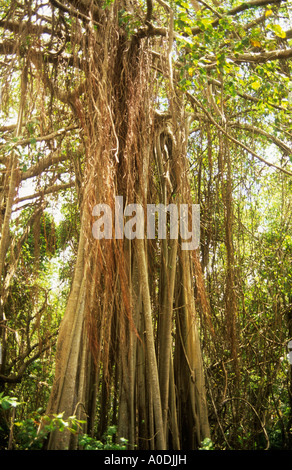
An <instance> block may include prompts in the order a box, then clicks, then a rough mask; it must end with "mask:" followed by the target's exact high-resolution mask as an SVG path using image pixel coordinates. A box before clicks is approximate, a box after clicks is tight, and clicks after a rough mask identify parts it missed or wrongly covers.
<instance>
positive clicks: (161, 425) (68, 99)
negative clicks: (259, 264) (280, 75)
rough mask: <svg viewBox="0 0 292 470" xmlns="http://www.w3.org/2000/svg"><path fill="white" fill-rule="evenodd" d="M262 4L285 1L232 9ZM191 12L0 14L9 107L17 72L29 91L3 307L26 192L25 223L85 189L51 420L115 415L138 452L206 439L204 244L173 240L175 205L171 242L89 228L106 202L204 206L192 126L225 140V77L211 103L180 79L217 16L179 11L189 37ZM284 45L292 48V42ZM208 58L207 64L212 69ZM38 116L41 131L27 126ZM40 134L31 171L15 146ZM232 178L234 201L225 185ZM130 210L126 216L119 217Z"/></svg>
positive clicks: (9, 5) (10, 184) (14, 155)
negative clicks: (29, 206) (26, 187)
mask: <svg viewBox="0 0 292 470" xmlns="http://www.w3.org/2000/svg"><path fill="white" fill-rule="evenodd" d="M2 3H3V2H2ZM267 3H278V2H264V1H257V2H255V1H253V2H250V4H249V3H245V4H242V5H241V7H242V8H238V10H236V8H234V9H233V10H234V11H233V10H232V9H231V10H230V11H229V13H228V14H230V15H236V14H237V13H240V12H242V11H245V10H248V8H250V7H251V6H255V7H256V6H259V7H261V6H265V5H266V4H267ZM201 4H204V2H201V3H200V4H197V2H196V1H194V2H192V3H191V4H190V6H189V8H191V10H190V11H189V15H190V17H192V16H194V15H195V14H198V15H199V14H200V8H201ZM214 5H217V2H214ZM214 8H215V7H214ZM214 8H213V7H210V8H209V9H208V12H209V13H210V12H211V13H210V14H211V15H214V11H213V10H214ZM216 8H217V6H216ZM181 9H183V6H181V5H179V2H178V3H177V4H176V3H174V4H170V3H167V2H165V1H164V0H157V2H155V3H154V2H152V0H147V2H146V3H145V4H144V2H142V1H141V2H140V1H136V0H134V1H130V0H116V1H106V2H101V1H98V0H97V1H88V0H66V1H62V2H60V1H59V0H51V1H50V2H48V3H46V2H43V1H41V0H29V1H25V2H14V1H11V2H6V3H5V4H4V3H3V15H2V19H1V23H0V26H1V29H2V31H3V34H2V42H1V44H0V46H1V51H0V52H1V57H2V59H3V64H2V66H3V70H4V74H3V79H2V104H3V109H5V103H6V101H7V103H8V102H11V99H12V97H11V95H9V93H10V94H12V95H13V86H12V82H13V81H15V84H14V86H15V87H19V88H18V89H19V93H20V97H21V98H20V100H19V103H17V106H18V109H15V116H14V118H15V120H16V121H15V122H16V124H15V123H13V124H11V126H9V125H7V128H5V129H4V128H3V129H2V131H3V133H4V134H3V135H4V139H6V140H7V142H9V152H8V153H7V155H8V156H7V157H5V158H4V157H3V158H2V157H1V158H2V159H1V164H2V165H3V168H5V171H3V173H2V188H3V191H2V192H1V204H2V206H1V207H2V208H3V210H2V212H1V214H2V216H3V217H2V220H1V222H2V237H1V244H0V268H1V274H2V278H1V279H2V280H1V295H2V301H1V315H2V318H3V319H4V315H5V302H6V300H7V296H6V295H5V293H6V292H8V291H9V283H10V282H11V279H12V278H13V270H15V269H16V266H17V253H18V251H17V249H18V248H17V246H16V248H15V247H14V245H13V247H12V243H13V240H11V235H10V232H9V224H10V223H11V216H12V214H13V207H14V205H15V203H17V202H19V201H20V199H21V194H20V193H18V190H19V188H20V187H21V185H22V184H23V183H24V182H26V181H28V180H29V178H34V181H35V182H36V183H35V184H36V187H35V196H36V201H37V203H36V204H35V207H34V210H33V212H32V215H31V219H30V221H29V222H28V224H27V226H28V228H29V226H30V225H31V226H33V224H34V220H35V219H37V217H38V214H39V212H42V211H43V210H44V204H45V201H46V196H47V195H52V194H55V193H60V194H63V192H64V191H74V194H75V195H76V199H75V201H76V204H77V205H78V214H79V219H80V222H79V225H80V229H79V232H78V233H79V239H78V249H77V253H76V259H75V266H74V274H73V277H72V281H71V287H70V293H69V296H68V299H67V305H66V309H65V313H64V316H63V319H62V321H61V324H60V329H59V333H58V341H57V346H56V365H55V376H54V382H53V385H52V389H51V393H50V399H49V403H48V405H47V410H46V415H49V416H50V415H53V414H56V413H64V417H65V418H67V417H70V416H76V417H77V418H78V419H80V420H81V421H82V422H83V425H82V427H83V429H82V431H83V432H85V433H87V434H89V435H93V434H94V430H95V427H96V426H98V429H99V434H100V435H101V434H102V433H103V431H105V429H106V427H107V426H108V424H110V423H115V424H116V425H117V434H118V437H120V438H124V439H127V441H128V446H129V448H130V449H134V448H138V449H145V450H150V449H160V450H162V449H175V450H178V449H197V448H198V447H199V446H200V445H201V443H202V441H203V440H204V439H205V438H207V437H209V436H210V431H209V423H208V409H207V401H206V390H205V378H204V367H203V358H202V353H201V345H200V334H199V326H200V324H199V323H200V322H202V323H203V325H204V328H206V329H207V331H208V335H209V336H208V337H209V338H210V341H213V339H212V338H213V337H212V331H213V330H212V324H211V320H210V306H209V302H208V296H207V295H206V291H205V286H204V279H203V273H202V266H201V260H200V254H199V250H198V249H197V247H196V248H195V249H192V250H186V249H183V242H184V241H185V240H184V239H183V237H182V235H181V233H180V232H178V236H177V237H171V236H170V229H171V227H170V219H169V214H168V216H167V219H166V220H167V230H166V237H164V238H159V237H158V236H157V233H156V235H155V236H153V237H150V238H149V237H148V238H147V233H146V223H145V227H144V229H143V230H142V232H141V227H137V226H136V227H133V226H132V231H131V233H132V236H131V237H124V236H121V233H120V232H119V231H118V227H117V225H115V224H113V226H112V227H111V229H112V232H111V237H104V238H98V237H94V234H93V226H94V223H95V222H96V220H97V217H96V216H97V214H96V212H95V207H96V206H97V205H98V204H106V205H107V207H108V208H110V210H111V213H112V214H115V211H116V210H117V201H118V202H120V203H121V204H122V210H124V209H125V207H126V206H129V205H131V204H139V205H140V207H142V208H143V210H144V214H146V207H147V206H148V205H150V204H152V205H153V206H156V207H157V206H158V205H159V204H161V205H164V206H165V207H167V206H169V205H170V204H173V205H175V206H176V207H178V208H179V207H181V205H183V204H184V205H187V207H190V208H191V206H192V204H196V203H198V200H197V199H196V198H197V194H196V195H195V193H194V191H193V189H192V183H191V179H190V162H189V155H188V142H189V136H190V132H191V129H192V130H193V129H194V121H195V122H196V124H195V125H196V126H197V125H198V126H204V125H205V124H206V123H207V122H209V124H210V125H212V126H214V128H215V129H216V131H217V132H219V133H220V135H221V140H220V145H222V146H224V143H225V142H226V141H228V139H229V138H230V130H228V128H227V127H226V123H225V121H224V119H223V117H222V116H221V115H220V110H219V114H217V115H216V112H217V110H216V106H217V105H216V102H214V99H213V98H214V96H215V94H214V95H213V93H212V86H213V89H215V88H216V87H218V89H219V88H220V81H219V82H218V81H216V79H215V78H214V79H213V81H212V79H211V78H210V81H209V84H208V87H207V88H206V90H205V92H204V95H203V96H202V99H201V101H200V100H199V99H198V97H196V95H195V94H193V93H190V91H188V90H187V89H186V88H185V87H184V84H185V83H186V80H187V79H188V77H189V75H188V73H189V72H188V68H189V65H186V66H185V63H184V61H183V59H181V54H182V51H183V53H184V54H188V53H189V52H190V50H189V48H190V47H191V45H190V39H188V37H189V36H191V35H194V36H196V35H200V33H201V31H204V27H205V26H206V23H204V22H202V24H201V29H200V28H198V27H197V28H193V29H192V30H191V28H190V27H187V22H186V20H185V19H183V17H182V15H181V16H179V18H180V21H181V22H183V21H185V23H184V25H183V27H184V36H183V37H182V36H180V35H179V34H178V33H177V28H178V25H179V23H178V20H177V18H178V17H177V11H181ZM220 15H221V14H218V16H217V19H216V15H215V19H214V18H213V19H212V21H213V23H212V24H213V26H212V27H213V28H216V27H217V26H218V18H220ZM227 16H228V15H227ZM221 17H222V15H221ZM210 24H211V23H210V21H209V23H208V25H210ZM236 34H240V32H239V33H237V32H236V31H232V32H231V35H233V36H234V37H235V36H236ZM191 50H192V51H193V49H191ZM288 51H290V52H291V49H288ZM278 52H279V57H280V56H281V57H283V58H284V59H285V57H286V56H287V57H288V56H289V53H287V50H286V49H285V48H283V49H281V50H280V51H278ZM267 54H268V53H267ZM285 54H286V55H285ZM239 56H240V54H239ZM239 56H238V55H237V59H238V60H240V57H239ZM241 56H244V53H241ZM238 57H239V58H238ZM261 57H262V58H263V59H265V57H264V56H261ZM261 57H260V58H259V59H261ZM213 59H214V58H212V57H211V58H209V59H208V60H206V62H205V63H204V64H203V65H202V64H201V65H199V66H202V70H203V69H204V66H206V68H205V69H204V70H205V72H206V73H208V71H209V69H210V70H211V69H212V67H213V65H212V64H213ZM243 60H252V55H251V56H250V57H245V58H244V57H242V61H243ZM203 62H204V61H203ZM217 65H218V64H217ZM219 65H220V64H219ZM208 67H209V68H208ZM215 67H216V61H215ZM204 76H205V75H204ZM8 95H9V97H8ZM5 100H6V101H5ZM204 100H205V101H204ZM212 100H213V101H212ZM214 103H215V104H214ZM213 105H214V107H213V108H212V106H213ZM210 109H211V110H210ZM214 110H215V111H214ZM214 116H215V117H214ZM218 116H219V117H218ZM29 123H32V126H33V135H29V134H27V133H26V129H27V128H28V125H29ZM231 134H232V132H231ZM233 135H234V134H233ZM6 136H9V138H8V137H7V138H6ZM230 142H231V143H232V144H237V143H238V141H237V139H235V138H234V137H233V140H232V138H231V140H230ZM239 144H240V143H239ZM6 145H7V143H6ZM38 145H42V149H43V150H42V152H43V153H42V156H41V157H37V156H36V152H32V154H31V155H32V157H31V159H30V160H29V159H28V160H26V165H25V167H24V166H23V162H22V159H21V158H22V157H21V155H20V153H19V151H18V149H19V148H20V146H22V148H24V147H25V146H28V147H29V146H35V148H39V147H38ZM242 145H243V148H244V149H245V151H249V148H247V146H246V145H245V144H242ZM252 155H253V156H255V157H257V155H256V152H255V151H253V153H252ZM28 162H29V163H28ZM44 175H45V176H44ZM226 188H227V189H226V198H227V199H226V201H227V206H228V201H229V202H230V201H231V199H230V200H228V194H229V193H228V180H227V185H226ZM119 209H121V207H119ZM98 215H101V214H100V213H99V214H98ZM133 216H134V213H132V214H131V213H125V217H124V221H123V222H124V223H127V222H129V221H131V220H132V222H133V220H134V217H133ZM189 216H190V217H189V220H191V213H190V214H189ZM229 216H230V217H231V215H230V214H228V211H227V217H229ZM27 233H28V231H27V232H24V234H23V237H24V239H25V237H26V236H28V235H27ZM227 241H228V240H227ZM7 253H8V255H7ZM6 256H9V263H8V266H9V269H8V268H7V262H5V259H6ZM232 256H233V254H232V242H230V252H229V262H230V282H229V286H230V292H229V293H227V302H229V307H230V308H229V312H230V318H229V321H228V328H229V332H230V342H231V349H232V352H233V353H234V357H237V350H236V347H237V344H236V327H235V319H234V312H235V310H236V306H235V304H234V303H235V300H234V298H233V297H232V296H233V292H234V290H233V287H232V286H233V284H232V283H233V282H234V280H233V272H232ZM6 261H7V260H6ZM228 299H229V300H228ZM198 309H199V310H200V315H198ZM234 370H235V373H236V371H237V365H236V361H234ZM46 448H47V449H77V448H78V435H76V434H72V433H70V432H69V431H68V432H59V431H54V432H52V433H51V434H50V436H49V439H48V442H47V443H46Z"/></svg>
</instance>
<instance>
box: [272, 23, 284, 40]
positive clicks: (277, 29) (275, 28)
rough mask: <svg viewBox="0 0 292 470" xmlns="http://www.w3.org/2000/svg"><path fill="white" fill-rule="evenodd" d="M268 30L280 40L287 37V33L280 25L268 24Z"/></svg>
mask: <svg viewBox="0 0 292 470" xmlns="http://www.w3.org/2000/svg"><path fill="white" fill-rule="evenodd" d="M267 29H269V30H270V31H273V33H274V34H275V35H276V36H278V37H279V38H285V37H286V33H285V31H283V29H282V28H281V26H280V25H279V24H268V25H267Z"/></svg>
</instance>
